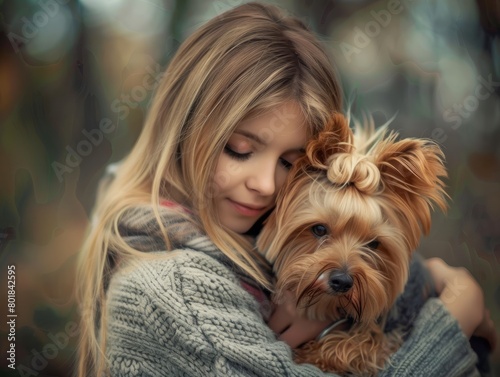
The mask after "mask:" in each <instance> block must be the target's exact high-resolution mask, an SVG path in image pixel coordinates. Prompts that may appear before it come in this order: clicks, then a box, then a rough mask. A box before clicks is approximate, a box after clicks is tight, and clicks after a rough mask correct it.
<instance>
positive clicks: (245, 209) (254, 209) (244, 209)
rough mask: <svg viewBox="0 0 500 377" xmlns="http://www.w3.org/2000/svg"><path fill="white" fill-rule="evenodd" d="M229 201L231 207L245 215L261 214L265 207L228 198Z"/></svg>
mask: <svg viewBox="0 0 500 377" xmlns="http://www.w3.org/2000/svg"><path fill="white" fill-rule="evenodd" d="M228 201H229V203H230V204H231V205H232V206H233V208H234V209H235V210H236V211H237V212H239V213H240V214H242V215H245V216H256V215H259V214H261V213H262V212H263V211H264V210H265V209H266V208H267V207H265V206H264V207H258V206H251V205H248V204H242V203H239V202H235V201H234V200H231V199H228Z"/></svg>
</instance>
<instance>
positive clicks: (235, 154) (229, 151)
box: [224, 145, 251, 161]
mask: <svg viewBox="0 0 500 377" xmlns="http://www.w3.org/2000/svg"><path fill="white" fill-rule="evenodd" d="M224 152H226V153H227V154H228V155H229V156H230V157H232V158H234V159H236V160H238V161H246V160H248V159H249V158H250V156H251V153H238V152H235V151H233V150H232V149H231V148H229V147H228V146H227V145H226V146H225V147H224Z"/></svg>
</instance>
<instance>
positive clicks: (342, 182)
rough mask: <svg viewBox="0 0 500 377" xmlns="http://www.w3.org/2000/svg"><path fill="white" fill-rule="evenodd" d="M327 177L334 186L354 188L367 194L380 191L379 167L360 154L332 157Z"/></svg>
mask: <svg viewBox="0 0 500 377" xmlns="http://www.w3.org/2000/svg"><path fill="white" fill-rule="evenodd" d="M326 175H327V177H328V180H329V181H330V182H332V183H333V184H334V185H339V186H354V187H355V188H356V189H357V190H358V191H360V192H362V193H365V194H375V193H376V192H377V191H378V190H379V189H380V183H381V180H380V171H379V169H378V167H377V166H376V165H375V164H374V163H373V162H371V161H370V160H369V159H368V158H367V157H366V156H362V155H359V154H355V153H338V154H336V155H333V156H331V157H330V159H329V164H328V170H327V172H326Z"/></svg>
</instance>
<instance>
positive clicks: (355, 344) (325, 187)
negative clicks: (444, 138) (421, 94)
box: [257, 114, 447, 376]
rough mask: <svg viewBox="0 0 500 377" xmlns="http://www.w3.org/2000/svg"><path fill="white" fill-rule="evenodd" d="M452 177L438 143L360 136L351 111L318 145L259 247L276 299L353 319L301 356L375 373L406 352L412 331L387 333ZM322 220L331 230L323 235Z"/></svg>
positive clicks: (340, 369) (328, 316)
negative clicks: (345, 278)
mask: <svg viewBox="0 0 500 377" xmlns="http://www.w3.org/2000/svg"><path fill="white" fill-rule="evenodd" d="M443 177H446V170H445V168H444V163H443V155H442V152H441V150H440V149H439V147H438V146H437V145H436V144H434V143H432V142H431V141H428V140H423V139H404V140H397V134H395V133H387V132H386V131H385V130H384V129H382V130H378V131H375V130H374V127H373V126H372V127H364V128H363V127H358V128H357V130H356V133H355V135H354V134H353V132H352V131H351V129H350V128H349V125H348V121H347V119H346V118H345V117H344V116H342V115H341V114H334V115H332V118H331V120H330V122H329V124H328V125H327V127H326V128H325V130H324V131H323V132H322V133H320V134H319V135H318V137H317V138H316V139H315V140H312V141H311V142H310V143H309V144H308V146H307V148H306V154H305V156H304V157H303V158H301V159H300V160H299V161H297V162H296V164H295V165H294V167H293V168H292V171H291V172H290V174H289V177H288V180H287V182H286V184H285V187H284V188H283V189H282V191H281V192H280V194H279V196H278V201H277V206H276V209H275V211H274V212H273V213H272V214H271V215H270V217H269V219H268V220H267V222H266V224H265V226H264V229H263V230H262V232H261V234H260V236H259V239H258V242H257V246H258V248H259V250H260V251H261V252H262V253H263V255H264V256H265V257H266V258H267V260H268V261H269V262H271V263H272V264H273V269H274V272H275V275H276V279H277V280H276V285H275V293H274V297H273V299H274V300H275V302H279V301H280V300H283V299H284V294H285V292H287V291H288V292H292V293H293V294H294V297H295V299H296V302H297V307H298V310H299V312H300V313H301V315H303V316H306V317H308V318H310V319H318V320H331V321H336V320H338V319H340V318H344V317H349V318H351V319H352V320H353V325H352V326H351V327H350V329H349V330H348V331H340V330H334V331H332V332H331V333H330V334H328V335H326V336H325V337H323V338H322V339H321V340H320V341H311V342H309V343H307V344H306V345H304V346H303V347H301V348H300V349H297V350H296V353H295V354H296V361H297V362H301V363H312V364H315V365H317V366H318V367H320V368H321V369H322V370H324V371H329V372H336V373H340V374H355V375H357V374H361V375H371V376H375V375H376V374H377V373H378V371H379V370H380V369H381V368H382V367H383V366H384V364H385V362H386V361H387V359H388V357H389V356H390V355H391V354H392V353H393V352H394V351H396V350H397V349H398V348H399V346H400V344H401V339H402V334H399V333H397V332H395V333H392V334H384V333H383V323H384V318H385V316H386V315H387V313H388V311H389V309H390V308H391V306H392V305H393V304H394V302H395V300H396V298H397V297H398V296H399V295H400V294H401V293H402V291H403V289H404V286H405V283H406V281H407V279H408V273H409V271H408V270H409V260H410V257H411V253H412V252H413V250H414V249H415V248H416V247H417V245H418V242H419V240H420V237H421V236H422V234H427V233H428V232H429V229H430V225H431V210H432V209H433V205H437V206H438V207H439V208H441V209H442V210H445V209H446V198H447V195H446V193H445V191H444V184H443V181H442V178H443ZM318 225H322V226H323V227H324V229H326V234H325V235H322V236H318V234H317V233H318V229H320V230H323V228H321V227H320V228H318V227H317V226H318ZM314 232H316V234H315V233H314ZM334 273H342V274H347V275H349V276H350V277H351V278H352V287H350V288H349V289H348V291H345V292H343V291H342V292H339V291H338V288H335V287H337V286H336V285H335V284H334V283H332V279H333V278H332V276H334ZM344 289H345V287H344Z"/></svg>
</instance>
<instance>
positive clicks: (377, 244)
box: [366, 240, 380, 250]
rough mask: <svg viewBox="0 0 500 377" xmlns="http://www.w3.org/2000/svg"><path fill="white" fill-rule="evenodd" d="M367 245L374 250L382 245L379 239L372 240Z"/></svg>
mask: <svg viewBox="0 0 500 377" xmlns="http://www.w3.org/2000/svg"><path fill="white" fill-rule="evenodd" d="M366 246H367V247H369V248H370V249H372V250H377V249H378V247H379V246H380V242H379V241H377V240H373V241H370V242H368V243H367V244H366Z"/></svg>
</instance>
